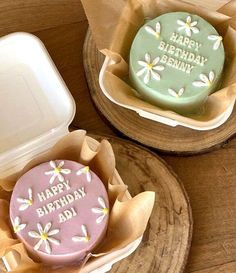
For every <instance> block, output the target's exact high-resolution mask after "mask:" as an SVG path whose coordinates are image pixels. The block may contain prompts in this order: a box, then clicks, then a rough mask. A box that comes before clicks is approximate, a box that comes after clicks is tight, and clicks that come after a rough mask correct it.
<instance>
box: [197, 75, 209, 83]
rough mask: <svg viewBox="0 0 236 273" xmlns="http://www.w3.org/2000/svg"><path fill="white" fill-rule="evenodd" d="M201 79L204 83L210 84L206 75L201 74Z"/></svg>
mask: <svg viewBox="0 0 236 273" xmlns="http://www.w3.org/2000/svg"><path fill="white" fill-rule="evenodd" d="M199 78H200V79H201V80H202V81H203V82H204V83H208V82H209V80H208V78H207V76H206V75H204V74H200V75H199Z"/></svg>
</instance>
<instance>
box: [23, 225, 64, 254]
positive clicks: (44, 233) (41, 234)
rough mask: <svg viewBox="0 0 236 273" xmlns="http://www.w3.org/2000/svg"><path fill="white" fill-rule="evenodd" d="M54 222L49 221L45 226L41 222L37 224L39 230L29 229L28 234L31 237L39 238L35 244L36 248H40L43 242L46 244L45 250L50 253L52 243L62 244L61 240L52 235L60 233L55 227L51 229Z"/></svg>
mask: <svg viewBox="0 0 236 273" xmlns="http://www.w3.org/2000/svg"><path fill="white" fill-rule="evenodd" d="M51 226H52V224H51V223H50V222H49V223H47V224H46V226H45V227H44V228H43V227H42V226H41V225H40V224H39V223H38V224H37V227H38V232H36V231H29V232H28V235H29V236H30V237H31V238H36V239H39V241H38V242H37V244H36V245H35V246H34V249H35V250H38V249H39V248H40V246H41V245H42V244H44V245H45V251H46V252H47V253H48V254H50V253H51V252H52V249H51V246H50V243H52V244H55V245H60V241H59V240H57V239H55V238H52V237H51V236H52V235H55V234H58V233H59V229H53V230H51V231H50V228H51Z"/></svg>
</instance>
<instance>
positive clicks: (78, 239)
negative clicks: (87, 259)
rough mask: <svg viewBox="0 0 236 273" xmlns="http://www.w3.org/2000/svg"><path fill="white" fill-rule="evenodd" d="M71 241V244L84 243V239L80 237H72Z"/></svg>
mask: <svg viewBox="0 0 236 273" xmlns="http://www.w3.org/2000/svg"><path fill="white" fill-rule="evenodd" d="M72 241H73V242H84V241H85V238H84V237H80V236H74V237H72Z"/></svg>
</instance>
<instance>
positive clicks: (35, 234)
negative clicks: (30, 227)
mask: <svg viewBox="0 0 236 273" xmlns="http://www.w3.org/2000/svg"><path fill="white" fill-rule="evenodd" d="M28 235H29V236H30V237H32V238H41V237H40V234H38V233H37V232H36V231H29V232H28Z"/></svg>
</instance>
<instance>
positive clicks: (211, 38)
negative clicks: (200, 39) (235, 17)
mask: <svg viewBox="0 0 236 273" xmlns="http://www.w3.org/2000/svg"><path fill="white" fill-rule="evenodd" d="M218 37H219V36H218V35H209V36H208V39H209V40H212V41H215V40H218Z"/></svg>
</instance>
